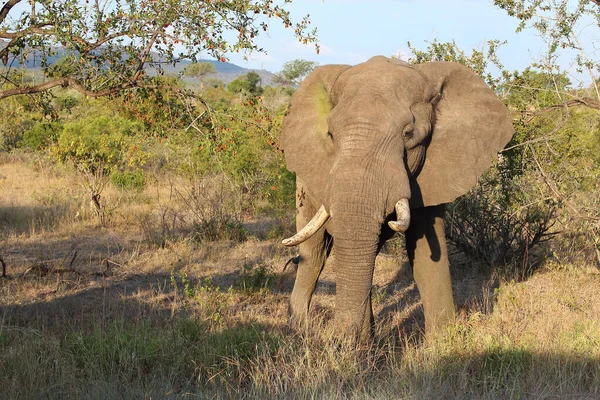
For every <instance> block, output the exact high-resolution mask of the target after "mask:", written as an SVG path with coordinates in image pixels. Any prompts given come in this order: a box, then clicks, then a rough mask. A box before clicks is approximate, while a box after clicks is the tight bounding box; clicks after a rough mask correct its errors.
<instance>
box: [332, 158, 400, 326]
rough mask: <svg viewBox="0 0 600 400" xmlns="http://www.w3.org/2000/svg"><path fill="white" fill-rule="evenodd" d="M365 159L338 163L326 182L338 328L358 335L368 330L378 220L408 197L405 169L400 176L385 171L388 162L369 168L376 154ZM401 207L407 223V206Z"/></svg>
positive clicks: (377, 244) (377, 240) (370, 316)
mask: <svg viewBox="0 0 600 400" xmlns="http://www.w3.org/2000/svg"><path fill="white" fill-rule="evenodd" d="M371 162H372V164H371V165H369V166H364V165H362V166H361V165H359V164H357V163H356V162H354V163H352V162H350V163H348V164H345V163H340V164H339V165H338V168H337V171H336V174H335V175H334V179H333V182H335V185H331V186H330V204H331V207H330V209H331V212H330V213H331V218H332V220H331V224H332V225H331V227H332V233H333V236H334V254H335V261H334V268H335V273H336V287H337V294H336V318H338V328H339V329H341V330H342V332H354V333H358V334H360V336H362V337H371V335H372V323H373V314H372V308H371V285H372V281H373V271H374V268H375V257H376V256H377V251H378V248H379V242H380V236H381V229H382V226H383V223H384V221H385V219H386V218H387V216H388V215H389V214H390V213H392V212H393V211H394V206H395V205H396V204H397V203H401V204H402V205H401V207H403V205H404V204H405V203H407V198H408V197H409V195H407V193H409V188H408V178H407V177H406V172H405V170H403V171H400V172H404V177H402V176H390V172H389V168H388V169H385V168H381V167H380V168H373V167H377V160H375V162H373V160H371ZM396 172H397V171H396ZM391 174H394V171H392V172H391ZM400 175H401V174H400ZM391 183H393V184H391ZM390 184H391V185H390ZM392 196H394V197H393V200H391V199H392ZM398 196H403V197H401V198H399V197H398ZM398 200H400V201H398ZM401 213H402V217H401V219H402V222H403V224H406V228H407V227H408V223H409V221H410V217H409V215H410V211H409V210H408V209H407V210H401ZM402 229H405V227H404V226H402Z"/></svg>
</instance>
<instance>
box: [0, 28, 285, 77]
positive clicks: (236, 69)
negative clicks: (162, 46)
mask: <svg viewBox="0 0 600 400" xmlns="http://www.w3.org/2000/svg"><path fill="white" fill-rule="evenodd" d="M5 46H6V42H4V41H3V40H1V39H0V50H2V49H3V48H4V47H5ZM54 52H55V54H54V55H52V56H50V57H48V60H47V62H48V64H50V65H51V64H54V63H55V62H57V61H58V60H60V59H62V58H63V57H64V56H65V54H66V50H65V49H64V48H61V47H57V48H55V49H54ZM35 53H36V52H35V51H32V52H31V53H30V55H29V57H28V58H27V59H26V60H25V63H24V64H25V67H26V68H29V69H34V68H39V67H40V63H41V57H40V53H38V54H37V55H36V54H35ZM11 62H12V60H11V59H10V58H9V63H11ZM199 62H209V63H211V64H213V65H214V66H215V69H216V70H217V73H216V74H212V75H209V76H208V77H209V78H216V79H220V80H222V81H223V82H224V83H225V84H228V83H229V82H231V81H232V80H234V79H235V78H237V77H238V76H241V75H246V74H247V73H248V72H250V71H254V72H256V73H257V74H258V75H260V77H261V78H262V85H263V86H267V85H270V84H272V80H273V76H274V74H273V73H272V72H269V71H266V70H256V69H248V68H243V67H240V66H239V65H235V64H232V63H229V62H220V61H217V60H210V59H208V60H200V61H199ZM191 63H192V62H191V61H190V60H182V61H179V62H178V63H177V65H176V66H173V65H172V64H165V65H164V66H163V69H164V70H165V72H166V74H168V75H179V74H180V73H181V72H182V71H183V70H184V69H185V68H186V67H187V66H188V65H190V64H191ZM13 65H15V66H20V65H22V62H21V60H15V63H14V64H13ZM0 68H1V64H0ZM148 73H149V74H153V73H154V71H153V68H149V71H148ZM183 79H184V80H185V81H186V82H194V81H195V80H196V79H195V78H188V77H183Z"/></svg>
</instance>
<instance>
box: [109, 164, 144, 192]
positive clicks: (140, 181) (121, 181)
mask: <svg viewBox="0 0 600 400" xmlns="http://www.w3.org/2000/svg"><path fill="white" fill-rule="evenodd" d="M110 180H111V182H112V183H113V185H115V186H116V187H118V188H120V189H124V190H131V191H136V192H139V191H142V190H143V189H144V188H145V187H146V175H145V174H144V171H143V170H141V169H135V170H132V171H128V170H125V171H118V170H115V171H113V172H112V174H111V175H110Z"/></svg>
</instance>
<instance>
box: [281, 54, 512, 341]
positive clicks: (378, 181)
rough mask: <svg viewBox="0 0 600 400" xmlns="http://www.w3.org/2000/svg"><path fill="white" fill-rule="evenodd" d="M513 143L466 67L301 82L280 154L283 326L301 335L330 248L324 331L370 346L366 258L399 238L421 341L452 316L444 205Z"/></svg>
mask: <svg viewBox="0 0 600 400" xmlns="http://www.w3.org/2000/svg"><path fill="white" fill-rule="evenodd" d="M512 135H513V127H512V118H511V115H510V113H509V111H508V110H507V108H506V107H505V106H504V104H503V103H502V102H501V101H500V99H498V97H497V96H496V95H495V93H494V92H493V91H492V90H491V89H490V88H489V87H488V86H487V85H486V83H485V82H484V81H483V80H482V79H481V78H480V77H479V76H478V75H477V74H476V73H474V72H472V71H471V70H470V69H469V68H467V67H465V66H463V65H461V64H458V63H452V62H427V63H423V64H415V65H412V64H409V63H406V62H403V61H400V60H397V59H390V58H386V57H384V56H376V57H373V58H371V59H370V60H368V61H366V62H364V63H361V64H358V65H354V66H350V65H325V66H321V67H318V68H317V69H315V70H314V71H313V72H312V73H311V74H309V76H307V77H306V78H305V80H304V81H303V82H302V83H301V84H300V86H299V87H298V89H297V91H296V92H295V93H294V95H293V96H292V98H291V100H290V104H289V108H288V111H287V113H286V115H285V117H284V120H283V124H282V130H281V136H280V145H281V148H282V149H283V152H284V155H285V159H286V163H287V168H288V169H289V170H290V171H292V172H295V174H296V228H297V230H298V233H297V234H295V235H294V236H292V237H290V238H287V239H285V240H283V242H282V243H283V244H284V245H286V246H299V255H298V257H297V261H296V263H297V272H296V278H295V282H294V287H293V289H292V293H291V295H290V300H289V318H290V322H291V323H292V324H293V325H295V326H296V327H302V326H304V327H306V326H308V325H307V321H308V312H309V307H310V303H311V298H312V295H313V292H314V290H315V286H316V284H317V281H318V278H319V275H320V274H321V271H322V269H323V267H324V265H325V261H326V259H327V257H328V256H329V254H330V253H331V251H332V250H333V251H334V260H333V268H334V273H335V282H336V295H335V296H336V301H335V309H334V327H335V329H337V330H339V332H340V334H341V335H343V336H345V337H350V336H352V337H356V338H359V339H363V338H372V337H373V333H374V317H373V310H372V305H371V288H372V281H373V272H374V267H375V258H376V256H377V254H378V252H379V251H380V250H381V248H382V245H383V244H384V243H385V241H386V240H388V239H390V238H391V237H392V236H393V235H394V234H395V232H404V234H405V239H406V252H407V255H408V258H409V262H410V265H411V267H412V270H413V276H414V279H415V282H416V284H417V288H418V290H419V293H420V296H421V301H422V304H423V312H424V315H425V335H426V336H429V335H430V333H431V332H435V331H438V330H439V329H440V328H442V327H444V326H445V325H447V324H448V323H450V322H451V321H453V319H454V316H455V309H454V300H453V294H452V284H451V279H450V266H449V261H448V251H447V246H446V238H445V236H444V213H445V210H444V207H445V204H446V203H449V202H452V201H453V200H454V199H456V198H457V197H459V196H461V195H463V194H464V193H466V192H467V191H468V190H469V189H470V188H471V187H472V186H473V185H475V184H476V182H477V181H478V178H479V177H480V176H481V175H482V174H483V173H484V172H485V170H486V169H487V168H488V167H489V166H490V165H491V163H492V162H493V160H494V158H497V154H498V152H499V151H500V150H501V149H502V148H504V146H505V145H506V144H507V143H508V141H509V140H510V138H511V137H512Z"/></svg>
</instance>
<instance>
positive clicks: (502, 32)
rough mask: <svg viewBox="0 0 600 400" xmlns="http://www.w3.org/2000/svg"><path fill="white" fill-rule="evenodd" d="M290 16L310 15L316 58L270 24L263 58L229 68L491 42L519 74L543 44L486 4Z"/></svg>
mask: <svg viewBox="0 0 600 400" xmlns="http://www.w3.org/2000/svg"><path fill="white" fill-rule="evenodd" d="M288 7H289V9H290V11H291V12H292V16H293V17H294V18H296V19H300V17H301V16H303V15H305V14H310V17H311V22H312V25H313V26H316V27H317V28H318V37H319V41H320V44H321V53H320V54H319V55H317V54H316V53H315V51H314V48H310V47H306V46H303V45H301V44H299V43H298V42H297V41H295V39H294V37H293V32H292V31H291V30H290V29H287V30H286V29H284V28H283V27H280V26H279V25H278V24H276V23H275V22H273V23H271V28H270V31H269V32H268V33H269V37H268V38H267V37H265V38H262V39H260V40H259V42H258V43H259V45H261V46H262V47H264V48H265V49H266V50H267V52H268V54H266V55H264V54H253V55H252V56H251V60H249V61H244V60H243V59H242V57H241V56H240V55H234V56H231V59H230V60H231V62H233V63H235V64H238V65H240V66H243V67H246V68H257V69H260V68H261V66H262V68H264V69H266V70H269V71H272V72H276V71H279V70H280V69H281V66H282V65H283V63H284V62H286V61H289V60H293V59H295V58H303V59H309V60H314V61H317V62H318V63H319V64H321V65H324V64H334V63H335V64H337V63H341V64H357V63H360V62H363V61H366V60H367V59H369V58H370V57H372V56H374V55H378V54H382V55H386V56H391V55H392V54H395V53H397V52H402V53H405V54H407V55H408V54H409V50H408V46H407V44H406V43H407V42H411V44H412V45H413V47H416V48H418V49H425V48H426V45H427V44H426V41H431V40H433V39H435V38H437V39H438V40H439V41H442V42H445V41H451V40H453V39H454V40H455V41H456V43H457V44H458V46H459V47H460V48H461V49H463V50H468V51H469V52H470V49H472V48H478V49H481V48H482V46H483V45H484V43H486V41H488V40H491V39H500V40H506V41H507V42H508V43H507V44H506V45H504V46H503V47H502V48H501V50H500V51H499V55H500V59H501V61H502V62H503V63H504V64H505V66H506V67H507V68H509V69H522V68H524V67H526V66H527V65H529V64H530V63H531V62H532V59H535V58H538V57H539V56H540V55H541V54H542V53H543V49H544V48H545V45H544V42H543V41H542V40H541V39H540V38H539V37H538V36H536V34H535V32H533V31H532V30H526V31H524V32H521V33H519V34H516V33H515V29H516V27H517V22H518V21H517V20H516V19H515V18H511V17H509V16H508V15H507V14H506V12H505V11H503V10H501V9H499V8H498V7H496V6H494V5H493V3H492V1H491V0H489V1H488V0H452V1H449V0H369V1H367V0H295V1H294V2H293V3H292V4H291V5H288Z"/></svg>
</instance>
